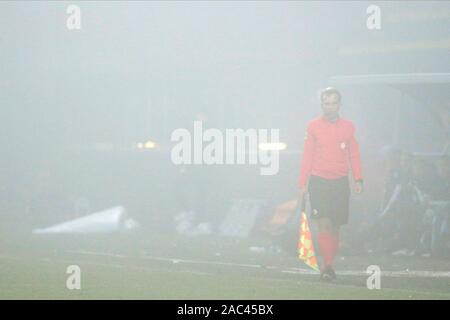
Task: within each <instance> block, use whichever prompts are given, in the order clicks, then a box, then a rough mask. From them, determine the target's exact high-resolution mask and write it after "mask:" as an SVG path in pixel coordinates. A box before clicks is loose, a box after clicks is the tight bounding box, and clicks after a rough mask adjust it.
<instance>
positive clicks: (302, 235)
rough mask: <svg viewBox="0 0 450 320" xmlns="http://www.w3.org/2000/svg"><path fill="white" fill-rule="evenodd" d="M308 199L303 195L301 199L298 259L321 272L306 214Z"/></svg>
mask: <svg viewBox="0 0 450 320" xmlns="http://www.w3.org/2000/svg"><path fill="white" fill-rule="evenodd" d="M305 199H306V197H305V196H304V195H303V196H302V199H301V202H302V203H301V213H300V231H299V240H298V258H299V259H300V260H302V261H303V262H304V263H305V264H307V265H308V266H310V267H311V268H313V269H314V270H317V271H319V266H318V264H317V258H316V254H315V252H314V245H313V241H312V234H311V230H310V229H309V224H308V218H307V216H306V213H305V211H306V210H305V208H306V201H305Z"/></svg>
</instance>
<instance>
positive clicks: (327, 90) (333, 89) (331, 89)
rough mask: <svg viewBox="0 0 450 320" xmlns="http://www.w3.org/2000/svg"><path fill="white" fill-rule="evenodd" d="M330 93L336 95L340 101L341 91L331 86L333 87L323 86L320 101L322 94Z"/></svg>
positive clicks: (327, 94)
mask: <svg viewBox="0 0 450 320" xmlns="http://www.w3.org/2000/svg"><path fill="white" fill-rule="evenodd" d="M331 94H335V95H337V96H338V98H339V102H340V101H341V98H342V97H341V93H340V92H339V90H338V89H336V88H333V87H328V88H325V89H323V90H322V91H321V92H320V101H321V102H322V101H323V96H329V95H331Z"/></svg>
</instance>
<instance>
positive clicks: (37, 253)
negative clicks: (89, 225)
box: [0, 235, 450, 299]
mask: <svg viewBox="0 0 450 320" xmlns="http://www.w3.org/2000/svg"><path fill="white" fill-rule="evenodd" d="M4 243H5V242H4ZM251 244H254V243H252V240H244V241H235V240H230V239H228V240H227V239H217V238H198V239H187V238H182V237H177V236H174V235H171V236H170V235H151V236H150V235H145V236H142V235H137V236H136V235H135V236H131V235H121V236H115V237H110V236H102V237H98V236H97V237H83V238H76V237H73V238H70V237H69V238H68V237H47V238H28V239H21V241H18V240H17V239H16V241H11V242H9V245H8V246H6V247H3V248H2V249H0V276H1V278H0V299H450V290H449V288H450V283H449V278H442V279H433V278H421V279H414V278H384V277H383V278H382V283H381V285H382V288H381V290H368V289H367V288H366V278H365V276H341V277H340V279H339V281H338V282H337V283H333V284H328V283H322V282H319V281H318V277H317V275H298V274H289V273H283V272H281V270H283V269H286V268H288V267H304V266H303V265H301V263H300V262H299V261H298V260H297V259H296V258H295V256H289V255H255V254H253V255H252V254H251V253H249V251H248V246H249V245H251ZM80 250H89V251H95V252H110V253H116V254H121V255H123V256H113V255H111V256H108V255H86V254H80V253H77V251H80ZM144 251H145V252H144ZM150 255H151V256H161V257H172V258H180V259H192V260H207V261H217V262H239V263H246V264H258V265H263V266H264V265H265V266H274V268H273V269H270V268H264V267H261V268H251V267H250V268H248V267H239V266H233V265H217V264H190V263H183V262H181V263H172V262H171V261H157V260H151V259H144V258H143V257H144V256H147V257H148V256H150ZM373 263H380V264H381V265H382V270H387V269H388V268H391V269H392V268H393V269H395V268H397V269H399V270H401V269H402V268H404V265H409V266H410V268H411V269H412V270H413V269H414V266H416V270H419V269H418V268H417V267H418V266H419V267H421V269H420V270H422V269H423V267H427V266H426V265H424V263H425V262H420V261H419V262H417V261H416V262H414V261H411V260H396V261H392V259H386V258H376V257H359V258H353V259H351V258H348V259H346V260H345V261H339V262H338V264H339V267H340V268H341V269H342V270H345V269H349V268H351V269H353V270H354V269H358V270H364V269H365V266H367V265H369V264H373ZM388 263H390V265H389V264H388ZM402 263H403V264H404V265H401V264H402ZM426 263H429V262H426ZM72 264H76V265H79V266H80V268H81V290H68V289H67V288H66V279H67V277H68V276H69V275H68V274H66V268H67V266H69V265H72ZM411 264H412V265H411ZM436 264H437V265H436ZM433 265H434V269H436V270H442V271H445V270H446V269H445V268H447V267H448V264H442V262H436V263H434V264H433ZM429 269H433V268H429ZM447 270H448V269H447Z"/></svg>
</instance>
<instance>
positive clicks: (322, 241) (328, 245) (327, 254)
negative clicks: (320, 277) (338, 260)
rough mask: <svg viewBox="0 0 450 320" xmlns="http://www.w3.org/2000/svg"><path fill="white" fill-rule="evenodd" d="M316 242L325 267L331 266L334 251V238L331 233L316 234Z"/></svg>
mask: <svg viewBox="0 0 450 320" xmlns="http://www.w3.org/2000/svg"><path fill="white" fill-rule="evenodd" d="M317 240H318V241H319V247H320V252H321V253H322V257H323V262H324V265H325V267H328V266H331V265H332V263H333V258H334V254H335V250H336V249H335V239H334V236H333V235H332V234H331V233H325V232H320V233H318V234H317Z"/></svg>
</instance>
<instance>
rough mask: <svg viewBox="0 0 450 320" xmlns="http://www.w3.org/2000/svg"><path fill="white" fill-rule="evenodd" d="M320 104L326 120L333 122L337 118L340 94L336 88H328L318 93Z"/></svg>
mask: <svg viewBox="0 0 450 320" xmlns="http://www.w3.org/2000/svg"><path fill="white" fill-rule="evenodd" d="M320 103H321V106H322V111H323V115H324V117H325V118H326V119H328V120H330V121H335V120H336V119H337V118H338V117H339V109H340V107H341V93H340V92H339V91H338V90H337V89H336V88H332V87H328V88H325V89H323V90H322V92H321V93H320Z"/></svg>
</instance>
